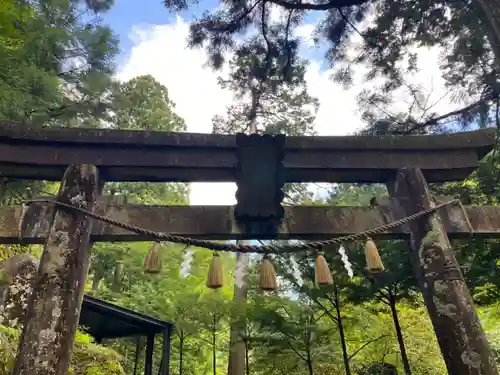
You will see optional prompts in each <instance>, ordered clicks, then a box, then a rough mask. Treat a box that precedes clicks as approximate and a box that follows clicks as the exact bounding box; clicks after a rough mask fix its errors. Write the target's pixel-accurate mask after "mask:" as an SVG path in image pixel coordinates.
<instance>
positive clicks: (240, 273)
mask: <svg viewBox="0 0 500 375" xmlns="http://www.w3.org/2000/svg"><path fill="white" fill-rule="evenodd" d="M245 272H246V267H245V262H244V261H243V257H238V260H237V262H236V270H235V271H234V278H235V280H234V283H235V284H236V286H237V287H238V288H243V285H245V282H244V281H243V279H244V278H245Z"/></svg>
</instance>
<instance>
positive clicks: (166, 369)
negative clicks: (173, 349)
mask: <svg viewBox="0 0 500 375" xmlns="http://www.w3.org/2000/svg"><path fill="white" fill-rule="evenodd" d="M171 336H172V329H171V328H170V327H169V328H168V329H166V330H165V331H164V332H163V354H162V358H161V365H160V371H159V375H168V374H169V373H170V339H171Z"/></svg>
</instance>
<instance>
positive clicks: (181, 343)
mask: <svg viewBox="0 0 500 375" xmlns="http://www.w3.org/2000/svg"><path fill="white" fill-rule="evenodd" d="M183 359H184V337H183V336H182V335H181V336H180V337H179V375H182V369H183V363H182V361H183Z"/></svg>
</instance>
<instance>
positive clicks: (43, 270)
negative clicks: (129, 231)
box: [12, 164, 99, 375]
mask: <svg viewBox="0 0 500 375" xmlns="http://www.w3.org/2000/svg"><path fill="white" fill-rule="evenodd" d="M98 186H99V184H98V174H97V168H96V167H95V166H93V165H87V164H85V165H71V166H69V167H68V169H67V170H66V173H65V175H64V179H63V181H62V185H61V188H60V190H59V194H58V196H57V199H58V200H59V201H61V202H63V203H66V204H71V205H74V206H77V207H80V208H83V209H86V210H89V211H94V206H95V202H96V196H97V194H98ZM91 224H92V220H91V219H90V218H89V217H88V216H87V215H85V214H81V213H79V212H75V211H71V210H68V209H57V210H56V213H55V215H54V221H53V223H52V225H51V229H50V233H49V236H48V238H47V243H46V244H45V248H44V250H43V253H42V257H41V259H40V266H39V267H38V271H37V274H36V276H35V280H34V283H33V292H32V294H31V296H30V299H29V303H28V311H27V314H26V319H25V325H24V330H23V333H22V335H21V339H20V343H19V350H18V354H17V356H16V360H15V363H14V368H13V371H12V375H32V374H37V375H67V371H68V367H69V360H70V357H71V353H72V350H73V343H74V339H75V334H76V330H77V326H78V321H79V316H80V309H81V305H82V299H83V288H84V284H85V277H86V274H87V271H88V265H89V258H90V229H91Z"/></svg>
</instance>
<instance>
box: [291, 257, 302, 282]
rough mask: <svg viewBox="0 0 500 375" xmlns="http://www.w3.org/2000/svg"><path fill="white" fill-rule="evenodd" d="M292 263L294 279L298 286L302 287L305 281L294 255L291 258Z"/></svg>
mask: <svg viewBox="0 0 500 375" xmlns="http://www.w3.org/2000/svg"><path fill="white" fill-rule="evenodd" d="M290 262H291V263H292V274H293V277H294V279H295V281H297V284H298V285H299V286H302V284H304V279H302V274H301V273H300V269H299V264H298V263H297V260H296V259H295V257H294V256H293V255H292V256H291V257H290Z"/></svg>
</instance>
